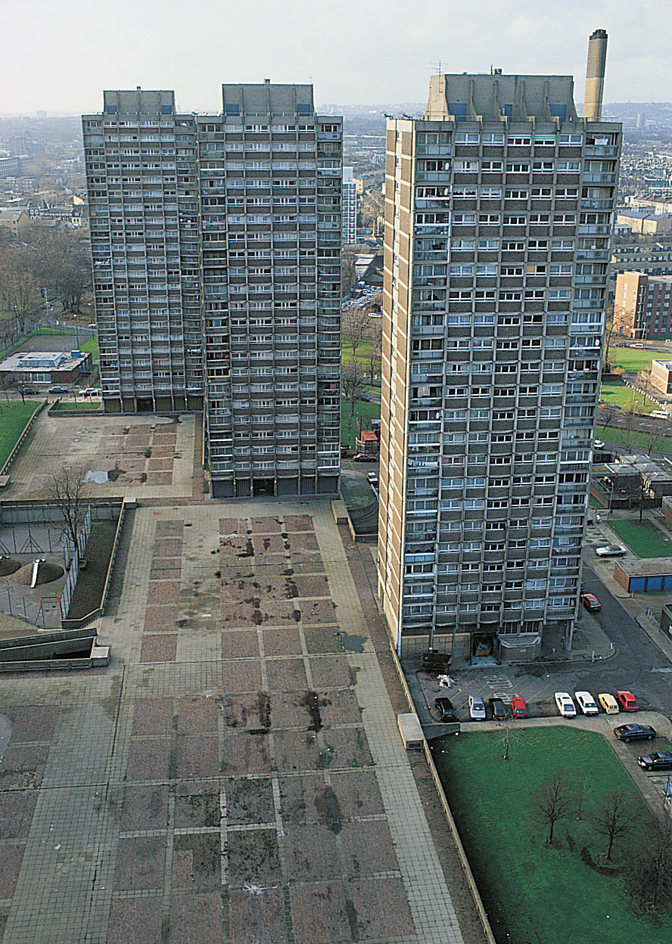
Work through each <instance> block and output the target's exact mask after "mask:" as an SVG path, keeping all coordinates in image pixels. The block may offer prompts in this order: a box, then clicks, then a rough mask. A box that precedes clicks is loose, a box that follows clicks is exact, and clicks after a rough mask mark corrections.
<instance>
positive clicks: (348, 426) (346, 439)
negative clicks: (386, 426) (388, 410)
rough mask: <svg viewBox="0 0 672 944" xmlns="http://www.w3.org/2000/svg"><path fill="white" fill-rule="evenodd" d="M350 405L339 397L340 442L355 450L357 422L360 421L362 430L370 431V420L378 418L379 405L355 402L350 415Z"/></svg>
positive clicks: (362, 401)
mask: <svg viewBox="0 0 672 944" xmlns="http://www.w3.org/2000/svg"><path fill="white" fill-rule="evenodd" d="M351 410H352V403H351V402H350V400H346V399H345V398H344V397H341V442H342V443H343V445H348V446H350V448H351V449H354V448H355V439H356V438H357V433H358V430H359V427H358V421H359V420H361V423H362V427H361V428H362V429H371V420H372V419H378V418H379V417H380V403H367V402H366V401H365V400H355V410H354V413H351Z"/></svg>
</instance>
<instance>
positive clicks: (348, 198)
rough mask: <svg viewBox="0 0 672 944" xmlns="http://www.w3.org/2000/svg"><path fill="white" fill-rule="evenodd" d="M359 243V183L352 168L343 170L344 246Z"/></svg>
mask: <svg viewBox="0 0 672 944" xmlns="http://www.w3.org/2000/svg"><path fill="white" fill-rule="evenodd" d="M356 242H357V181H356V180H355V172H354V168H352V167H344V168H343V245H344V246H350V245H352V244H353V243H356Z"/></svg>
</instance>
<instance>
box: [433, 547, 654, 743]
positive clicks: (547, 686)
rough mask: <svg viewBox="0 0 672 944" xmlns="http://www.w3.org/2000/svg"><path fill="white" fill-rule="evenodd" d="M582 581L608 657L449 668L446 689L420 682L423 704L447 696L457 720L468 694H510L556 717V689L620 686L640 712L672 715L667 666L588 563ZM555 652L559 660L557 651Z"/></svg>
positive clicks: (530, 707) (464, 716) (462, 715)
mask: <svg viewBox="0 0 672 944" xmlns="http://www.w3.org/2000/svg"><path fill="white" fill-rule="evenodd" d="M598 545H599V541H595V542H593V543H592V544H591V546H589V547H588V548H587V555H588V556H589V555H591V554H593V553H594V547H597V546H598ZM583 582H584V584H585V586H586V589H587V590H588V591H589V592H590V593H594V594H595V595H596V596H597V598H598V599H599V600H600V602H601V604H602V609H601V611H600V613H598V614H593V615H592V616H591V618H592V619H596V620H597V622H598V623H599V624H600V626H601V628H602V630H603V632H604V633H605V635H606V636H607V637H608V638H609V639H610V641H611V642H613V644H614V649H615V654H614V656H613V657H611V658H608V659H597V660H596V661H594V662H591V661H585V662H580V661H576V662H562V661H558V662H533V663H530V664H518V665H506V664H502V665H493V666H491V667H488V666H482V667H478V668H471V667H469V668H466V669H457V668H456V669H455V671H451V679H452V681H453V684H452V685H451V687H450V688H449V689H439V688H438V687H437V686H436V685H430V686H429V688H428V687H426V685H425V684H423V685H422V688H423V691H424V694H425V698H426V700H427V701H428V704H432V703H433V697H434V695H436V694H441V693H443V694H445V695H448V697H449V698H450V699H451V700H452V701H453V704H454V705H455V707H456V708H457V709H458V715H459V717H460V718H461V720H465V721H466V720H468V715H467V712H466V702H467V698H468V696H469V695H470V694H478V695H481V696H482V697H483V698H485V699H486V700H487V699H488V698H489V697H491V696H493V695H498V696H500V697H503V698H504V699H505V700H506V701H509V699H510V698H511V696H513V695H522V697H523V698H524V699H525V701H526V703H527V705H528V710H529V713H530V716H531V717H535V716H536V717H539V716H541V717H543V716H548V715H557V709H556V707H555V701H554V694H555V692H557V691H566V692H569V693H570V694H572V693H573V692H575V691H582V690H588V691H589V692H591V693H592V694H593V696H594V697H596V696H597V695H598V693H599V692H611V693H612V694H613V693H615V692H616V691H617V690H619V689H627V690H630V691H632V692H633V693H634V695H635V697H636V698H637V700H638V702H639V705H640V708H641V709H642V710H648V711H659V712H661V713H662V714H664V715H666V716H667V717H668V718H669V717H670V716H671V715H672V665H671V664H670V663H669V661H668V660H667V659H666V657H665V656H664V655H663V654H662V652H661V651H660V650H659V649H658V647H657V646H656V645H655V643H654V642H652V640H651V639H650V638H649V636H648V635H647V634H646V633H645V632H644V630H643V629H642V628H641V627H640V626H639V625H638V623H637V622H636V621H635V620H634V619H633V618H632V616H631V615H630V614H629V613H628V612H627V610H626V609H625V608H624V607H623V606H622V604H621V603H620V601H619V600H618V599H616V597H614V596H613V595H612V594H611V592H610V591H609V590H608V588H607V587H606V586H605V585H604V584H603V583H602V581H601V580H600V579H599V578H598V577H597V575H596V574H595V572H594V571H593V570H592V569H591V567H590V565H589V564H587V565H586V566H585V567H584V571H583ZM582 618H585V616H582ZM557 656H558V659H559V660H560V659H562V652H561V650H560V649H558V651H557ZM430 688H431V691H430ZM627 717H628V716H624V715H622V714H621V715H618V716H615V717H614V718H613V719H612V718H610V719H609V721H610V723H611V722H612V720H613V723H614V725H615V724H619V723H620V724H622V723H623V722H624V721H625V720H627Z"/></svg>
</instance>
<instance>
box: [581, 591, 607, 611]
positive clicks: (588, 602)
mask: <svg viewBox="0 0 672 944" xmlns="http://www.w3.org/2000/svg"><path fill="white" fill-rule="evenodd" d="M581 600H582V601H583V605H584V606H585V608H586V609H587V610H588V612H589V613H599V612H600V610H601V609H602V604H601V603H600V601H599V600H598V599H597V597H596V596H595V594H594V593H583V594H581Z"/></svg>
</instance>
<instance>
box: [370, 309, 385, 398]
mask: <svg viewBox="0 0 672 944" xmlns="http://www.w3.org/2000/svg"><path fill="white" fill-rule="evenodd" d="M369 337H370V338H371V350H370V352H369V363H368V367H369V383H370V384H372V385H373V382H374V380H375V379H376V374H379V373H380V359H381V356H382V353H383V324H382V322H381V321H380V320H377V321H373V322H372V324H371V327H370V329H369Z"/></svg>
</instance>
